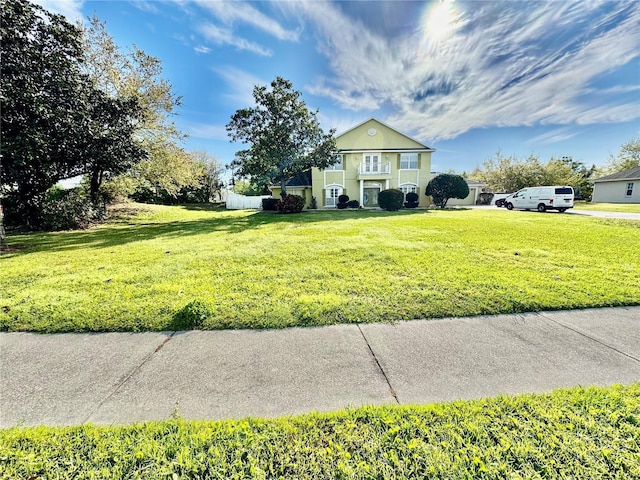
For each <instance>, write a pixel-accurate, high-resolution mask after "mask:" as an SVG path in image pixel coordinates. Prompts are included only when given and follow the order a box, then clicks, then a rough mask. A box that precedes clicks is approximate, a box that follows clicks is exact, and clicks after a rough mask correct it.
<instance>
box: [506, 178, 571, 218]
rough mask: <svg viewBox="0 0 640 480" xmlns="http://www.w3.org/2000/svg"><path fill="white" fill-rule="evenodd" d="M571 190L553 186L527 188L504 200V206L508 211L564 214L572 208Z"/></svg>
mask: <svg viewBox="0 0 640 480" xmlns="http://www.w3.org/2000/svg"><path fill="white" fill-rule="evenodd" d="M573 196H574V194H573V188H571V187H568V186H561V185H554V186H550V187H549V186H545V187H528V188H523V189H521V190H518V191H517V192H516V193H514V194H511V195H509V196H508V197H507V198H505V205H506V207H507V208H508V209H509V210H513V209H514V208H518V209H520V210H533V209H536V210H538V211H539V212H546V211H547V210H558V211H559V212H564V211H566V210H567V209H568V208H573Z"/></svg>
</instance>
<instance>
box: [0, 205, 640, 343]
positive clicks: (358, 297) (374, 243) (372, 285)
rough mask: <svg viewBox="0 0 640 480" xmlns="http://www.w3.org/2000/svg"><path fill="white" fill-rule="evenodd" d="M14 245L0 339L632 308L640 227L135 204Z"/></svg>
mask: <svg viewBox="0 0 640 480" xmlns="http://www.w3.org/2000/svg"><path fill="white" fill-rule="evenodd" d="M138 207H139V208H141V209H142V210H141V211H140V212H139V213H138V214H137V215H135V216H126V215H121V216H120V217H119V218H115V219H114V220H112V221H111V222H110V223H108V224H106V225H103V226H100V227H97V228H95V229H91V230H88V231H74V232H60V233H38V234H28V235H11V236H10V237H9V239H8V240H9V246H10V247H11V251H10V253H4V254H2V256H0V269H1V270H2V280H1V282H2V288H1V289H0V328H1V329H2V330H11V331H15V330H31V331H41V332H63V331H142V330H175V329H188V328H204V329H216V328H280V327H287V326H292V325H324V324H332V323H350V322H377V321H397V320H405V319H412V318H433V317H445V316H466V315H477V314H497V313H506V312H526V311H536V310H542V309H569V308H583V307H599V306H612V305H634V304H635V305H637V304H640V288H639V286H640V260H639V259H640V222H632V221H623V220H605V219H597V218H588V217H581V216H577V215H576V216H570V215H560V214H539V213H536V212H510V213H509V214H508V215H507V214H505V213H506V212H504V211H502V210H501V209H495V210H493V209H470V210H445V211H439V210H428V211H424V210H421V211H400V212H395V213H387V212H380V211H378V212H374V211H351V212H343V211H341V212H332V211H327V212H313V213H311V212H309V213H302V214H300V215H277V214H270V213H256V212H250V211H240V212H227V211H215V210H207V209H202V208H194V209H189V208H185V207H164V206H138Z"/></svg>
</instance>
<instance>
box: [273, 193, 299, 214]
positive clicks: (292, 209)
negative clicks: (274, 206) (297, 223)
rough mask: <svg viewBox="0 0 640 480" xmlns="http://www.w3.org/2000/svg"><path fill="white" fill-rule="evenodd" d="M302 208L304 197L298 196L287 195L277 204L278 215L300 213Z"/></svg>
mask: <svg viewBox="0 0 640 480" xmlns="http://www.w3.org/2000/svg"><path fill="white" fill-rule="evenodd" d="M303 208H304V197H301V196H300V195H287V196H286V197H284V198H283V199H282V200H280V203H279V204H278V210H279V211H280V213H300V212H301V211H302V209H303Z"/></svg>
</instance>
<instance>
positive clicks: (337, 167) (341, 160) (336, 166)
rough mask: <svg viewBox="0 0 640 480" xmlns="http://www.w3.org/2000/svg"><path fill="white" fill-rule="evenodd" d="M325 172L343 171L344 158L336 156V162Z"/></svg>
mask: <svg viewBox="0 0 640 480" xmlns="http://www.w3.org/2000/svg"><path fill="white" fill-rule="evenodd" d="M327 170H344V158H343V157H342V155H338V161H337V162H336V163H334V164H333V165H331V166H330V167H327Z"/></svg>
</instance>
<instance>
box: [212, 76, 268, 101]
mask: <svg viewBox="0 0 640 480" xmlns="http://www.w3.org/2000/svg"><path fill="white" fill-rule="evenodd" d="M213 71H214V72H216V73H217V74H218V75H219V76H220V78H222V79H223V80H224V81H225V82H226V83H227V85H228V87H229V89H230V91H231V93H229V94H227V95H226V97H227V98H229V99H230V100H232V101H233V102H234V103H235V104H236V105H237V107H236V108H244V107H251V106H253V105H255V101H254V98H253V87H255V86H256V85H267V84H268V83H269V82H265V81H263V80H262V79H260V78H258V77H256V76H255V75H252V74H251V73H248V72H245V71H243V70H240V69H239V68H236V67H231V66H219V67H214V68H213Z"/></svg>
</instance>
